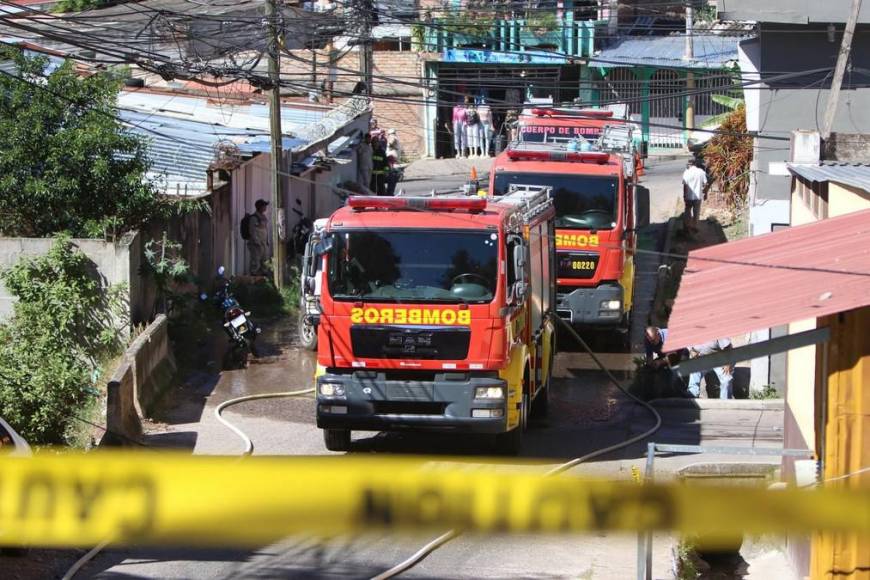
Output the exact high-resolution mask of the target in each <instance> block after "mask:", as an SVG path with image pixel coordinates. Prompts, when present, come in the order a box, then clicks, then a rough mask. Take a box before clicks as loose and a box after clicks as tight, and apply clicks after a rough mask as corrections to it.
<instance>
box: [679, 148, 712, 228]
mask: <svg viewBox="0 0 870 580" xmlns="http://www.w3.org/2000/svg"><path fill="white" fill-rule="evenodd" d="M709 189H710V182H709V181H708V180H707V172H706V171H704V169H703V167H702V165H701V160H700V159H695V160H694V161H689V165H688V167H686V170H685V171H684V172H683V201H684V202H685V203H686V210H685V212H683V228H684V230H685V232H686V234H691V233H693V232H697V231H698V219H699V217H700V214H701V200H702V199H704V200H706V199H707V191H708V190H709Z"/></svg>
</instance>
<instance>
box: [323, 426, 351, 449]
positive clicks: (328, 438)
mask: <svg viewBox="0 0 870 580" xmlns="http://www.w3.org/2000/svg"><path fill="white" fill-rule="evenodd" d="M323 443H324V444H326V448H327V449H328V450H330V451H350V429H324V430H323Z"/></svg>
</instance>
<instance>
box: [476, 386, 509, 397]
mask: <svg viewBox="0 0 870 580" xmlns="http://www.w3.org/2000/svg"><path fill="white" fill-rule="evenodd" d="M474 398H475V399H504V389H503V388H501V387H477V388H476V389H474Z"/></svg>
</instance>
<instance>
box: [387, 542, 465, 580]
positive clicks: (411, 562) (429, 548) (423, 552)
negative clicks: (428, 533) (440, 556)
mask: <svg viewBox="0 0 870 580" xmlns="http://www.w3.org/2000/svg"><path fill="white" fill-rule="evenodd" d="M459 534H460V532H457V531H456V530H450V531H449V532H446V533H444V534H441V535H440V536H438V537H437V538H435V539H434V540H432V541H431V542H429V543H428V544H426V545H425V546H423V547H422V548H420V549H419V550H417V552H415V553H414V555H413V556H411V557H410V558H408V559H406V560H403V561H401V562H399V563H398V564H396V565H395V566H393V567H392V568H390V569H389V570H386V571H384V572H381V573H380V574H378V575H377V576H372V579H371V580H388V579H389V578H395V577H396V576H398V575H399V574H401V573H402V572H405V571H407V570H409V569H411V568H413V567H414V566H416V565H417V564H419V563H420V562H422V561H423V560H424V559H425V558H426V556H428V555H429V554H431V553H432V552H434V551H435V550H437V549H438V548H440V547H441V546H443V545H444V544H446V543H447V542H449V541H450V540H452V539H453V538H455V537H456V536H458V535H459Z"/></svg>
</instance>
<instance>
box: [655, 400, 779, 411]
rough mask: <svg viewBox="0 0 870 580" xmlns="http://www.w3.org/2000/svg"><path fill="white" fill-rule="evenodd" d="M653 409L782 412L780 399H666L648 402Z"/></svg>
mask: <svg viewBox="0 0 870 580" xmlns="http://www.w3.org/2000/svg"><path fill="white" fill-rule="evenodd" d="M649 404H650V405H652V406H653V407H660V408H666V409H701V410H716V411H729V410H731V411H782V410H783V409H784V408H785V402H784V401H783V400H782V399H725V400H723V399H684V398H668V399H653V400H652V401H649Z"/></svg>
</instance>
